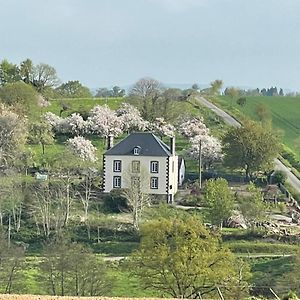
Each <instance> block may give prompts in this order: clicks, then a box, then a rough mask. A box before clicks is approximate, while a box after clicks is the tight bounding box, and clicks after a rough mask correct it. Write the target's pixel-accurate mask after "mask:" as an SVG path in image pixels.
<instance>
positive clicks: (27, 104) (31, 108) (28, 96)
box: [0, 82, 38, 115]
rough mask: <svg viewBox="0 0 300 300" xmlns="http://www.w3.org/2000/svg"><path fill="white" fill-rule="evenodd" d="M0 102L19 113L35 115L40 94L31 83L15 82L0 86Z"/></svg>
mask: <svg viewBox="0 0 300 300" xmlns="http://www.w3.org/2000/svg"><path fill="white" fill-rule="evenodd" d="M0 102H2V103H4V104H5V105H7V106H9V107H11V108H13V109H14V111H16V112H17V113H19V114H22V115H24V114H26V115H35V114H36V112H35V110H36V108H37V107H38V95H37V93H36V91H35V90H34V89H33V88H32V87H31V86H30V85H28V84H25V83H24V82H13V83H8V84H6V85H4V86H2V87H0Z"/></svg>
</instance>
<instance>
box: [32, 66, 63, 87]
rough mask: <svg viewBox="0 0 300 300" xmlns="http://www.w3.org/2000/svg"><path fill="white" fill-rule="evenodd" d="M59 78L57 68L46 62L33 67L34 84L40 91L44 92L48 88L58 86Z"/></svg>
mask: <svg viewBox="0 0 300 300" xmlns="http://www.w3.org/2000/svg"><path fill="white" fill-rule="evenodd" d="M58 83H59V79H58V77H57V73H56V70H55V68H53V67H52V66H49V65H47V64H44V63H40V64H38V65H36V66H34V67H33V80H32V84H33V86H34V87H35V88H36V89H37V91H38V92H43V91H44V90H45V89H47V88H50V87H51V88H52V87H55V86H57V85H58Z"/></svg>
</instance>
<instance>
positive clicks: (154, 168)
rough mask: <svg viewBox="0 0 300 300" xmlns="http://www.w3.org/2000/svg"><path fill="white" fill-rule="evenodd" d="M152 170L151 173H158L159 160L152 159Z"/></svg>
mask: <svg viewBox="0 0 300 300" xmlns="http://www.w3.org/2000/svg"><path fill="white" fill-rule="evenodd" d="M150 172H151V173H158V161H151V162H150Z"/></svg>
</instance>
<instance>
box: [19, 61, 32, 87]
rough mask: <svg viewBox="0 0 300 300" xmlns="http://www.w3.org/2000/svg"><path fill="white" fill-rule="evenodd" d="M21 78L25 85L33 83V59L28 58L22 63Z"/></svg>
mask: <svg viewBox="0 0 300 300" xmlns="http://www.w3.org/2000/svg"><path fill="white" fill-rule="evenodd" d="M20 76H21V78H22V80H23V81H24V82H25V83H27V84H31V83H32V81H33V63H32V60H31V59H29V58H27V59H26V60H24V61H22V62H21V64H20Z"/></svg>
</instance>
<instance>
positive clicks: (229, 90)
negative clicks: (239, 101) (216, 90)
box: [224, 87, 239, 99]
mask: <svg viewBox="0 0 300 300" xmlns="http://www.w3.org/2000/svg"><path fill="white" fill-rule="evenodd" d="M224 95H226V96H229V97H230V98H232V99H235V98H237V97H238V96H239V90H238V89H236V88H234V87H229V88H226V89H225V91H224Z"/></svg>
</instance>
